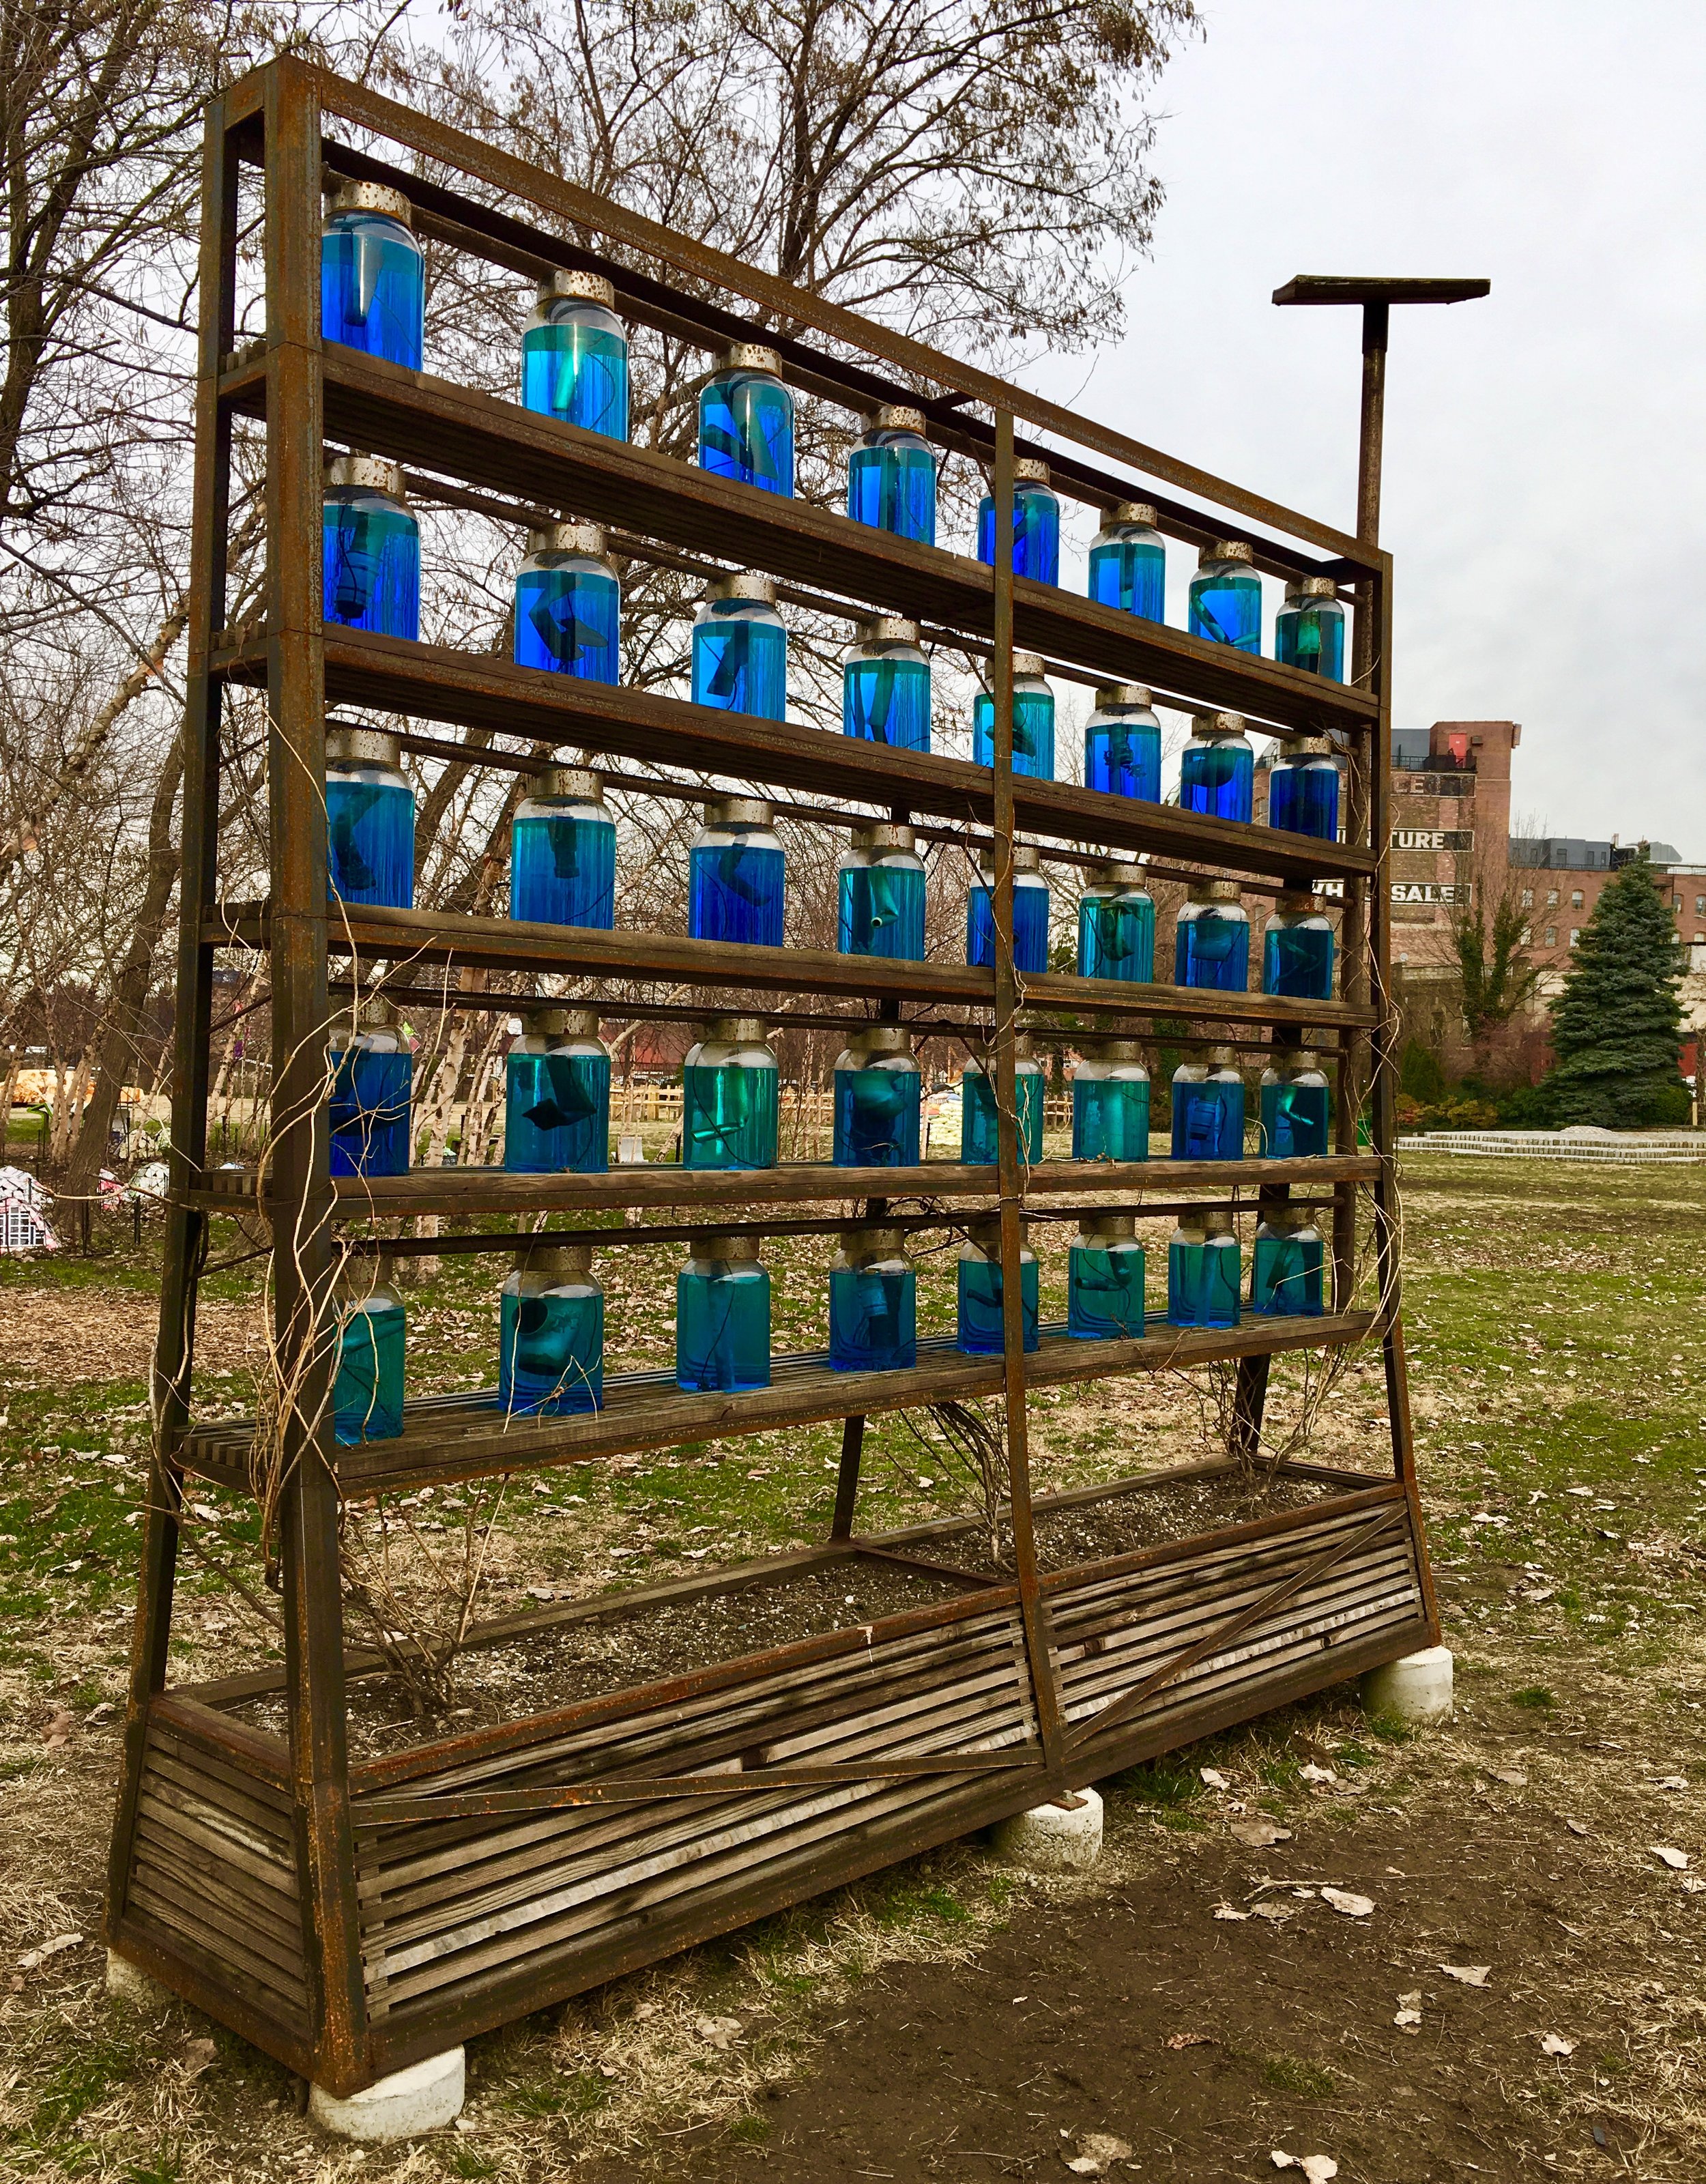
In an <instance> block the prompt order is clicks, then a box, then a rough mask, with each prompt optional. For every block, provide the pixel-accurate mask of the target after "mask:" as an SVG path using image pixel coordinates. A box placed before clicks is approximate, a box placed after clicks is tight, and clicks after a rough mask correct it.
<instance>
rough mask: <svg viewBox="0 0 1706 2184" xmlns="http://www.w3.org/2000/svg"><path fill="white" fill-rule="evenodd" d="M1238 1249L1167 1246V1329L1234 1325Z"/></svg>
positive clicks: (1230, 1241) (1221, 1245)
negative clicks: (1168, 1326)
mask: <svg viewBox="0 0 1706 2184" xmlns="http://www.w3.org/2000/svg"><path fill="white" fill-rule="evenodd" d="M1238 1275H1239V1264H1238V1246H1237V1244H1236V1241H1235V1240H1233V1239H1232V1238H1231V1237H1228V1238H1227V1239H1226V1240H1225V1242H1224V1243H1206V1244H1181V1243H1180V1242H1179V1241H1178V1240H1176V1239H1175V1240H1174V1241H1173V1242H1172V1243H1170V1245H1168V1246H1167V1321H1168V1324H1169V1325H1170V1326H1171V1327H1236V1325H1237V1324H1238Z"/></svg>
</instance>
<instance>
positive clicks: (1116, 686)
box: [1084, 682, 1161, 804]
mask: <svg viewBox="0 0 1706 2184" xmlns="http://www.w3.org/2000/svg"><path fill="white" fill-rule="evenodd" d="M1084 786H1085V787H1086V788H1095V789H1099V790H1100V791H1101V793H1102V794H1103V795H1104V796H1132V797H1136V799H1138V800H1139V801H1140V802H1142V803H1146V804H1159V802H1160V801H1161V723H1160V721H1159V720H1157V719H1156V717H1155V711H1154V708H1153V705H1151V704H1150V702H1149V693H1148V690H1146V689H1145V688H1144V687H1143V685H1142V683H1141V682H1104V683H1103V685H1102V687H1101V688H1100V689H1098V691H1097V693H1096V710H1095V711H1094V712H1093V713H1092V714H1091V716H1090V719H1089V721H1088V722H1087V723H1086V727H1085V730H1084Z"/></svg>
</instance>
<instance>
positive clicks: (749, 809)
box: [705, 796, 772, 827]
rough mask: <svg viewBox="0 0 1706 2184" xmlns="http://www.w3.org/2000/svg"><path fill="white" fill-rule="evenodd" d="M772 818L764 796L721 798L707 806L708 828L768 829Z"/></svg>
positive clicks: (706, 820)
mask: <svg viewBox="0 0 1706 2184" xmlns="http://www.w3.org/2000/svg"><path fill="white" fill-rule="evenodd" d="M771 816H772V814H771V811H770V805H768V804H766V803H765V801H764V798H763V797H762V796H719V797H716V798H714V799H713V800H712V801H711V802H710V803H709V804H708V805H706V806H705V824H706V825H707V826H708V827H768V826H769V825H770V820H771Z"/></svg>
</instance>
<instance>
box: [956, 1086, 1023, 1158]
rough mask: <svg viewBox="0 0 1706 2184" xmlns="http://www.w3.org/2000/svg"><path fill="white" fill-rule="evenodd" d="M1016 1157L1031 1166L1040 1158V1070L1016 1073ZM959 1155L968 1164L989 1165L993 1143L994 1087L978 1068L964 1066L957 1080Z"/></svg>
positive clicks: (994, 1130) (992, 1152)
mask: <svg viewBox="0 0 1706 2184" xmlns="http://www.w3.org/2000/svg"><path fill="white" fill-rule="evenodd" d="M1017 1083H1018V1100H1017V1110H1018V1115H1019V1157H1020V1160H1021V1161H1023V1162H1029V1163H1031V1165H1032V1166H1034V1165H1035V1164H1036V1162H1038V1161H1040V1160H1041V1159H1042V1100H1043V1091H1042V1071H1041V1070H1040V1069H1023V1070H1020V1073H1019V1076H1018V1079H1017ZM959 1157H960V1159H961V1161H962V1162H964V1165H965V1166H966V1167H994V1166H995V1163H996V1159H997V1144H996V1120H995V1089H994V1086H993V1085H992V1083H991V1081H990V1079H989V1078H987V1077H986V1076H985V1075H984V1074H983V1072H982V1071H981V1069H968V1070H967V1071H966V1073H965V1074H964V1077H962V1078H960V1080H959Z"/></svg>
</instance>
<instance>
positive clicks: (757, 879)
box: [687, 842, 787, 948]
mask: <svg viewBox="0 0 1706 2184" xmlns="http://www.w3.org/2000/svg"><path fill="white" fill-rule="evenodd" d="M786 863H787V860H786V857H784V855H782V852H781V850H769V849H753V848H748V847H747V846H745V845H744V844H740V843H732V842H731V843H727V844H722V845H720V846H719V845H717V844H713V845H712V846H710V847H709V848H705V849H700V848H695V849H694V850H692V852H691V854H690V855H689V856H688V858H687V933H688V936H689V938H690V939H694V940H736V941H741V942H743V943H746V944H750V945H751V946H753V947H757V948H780V947H781V944H782V911H783V904H784V872H785V867H786Z"/></svg>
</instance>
